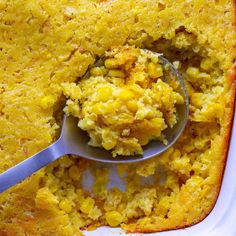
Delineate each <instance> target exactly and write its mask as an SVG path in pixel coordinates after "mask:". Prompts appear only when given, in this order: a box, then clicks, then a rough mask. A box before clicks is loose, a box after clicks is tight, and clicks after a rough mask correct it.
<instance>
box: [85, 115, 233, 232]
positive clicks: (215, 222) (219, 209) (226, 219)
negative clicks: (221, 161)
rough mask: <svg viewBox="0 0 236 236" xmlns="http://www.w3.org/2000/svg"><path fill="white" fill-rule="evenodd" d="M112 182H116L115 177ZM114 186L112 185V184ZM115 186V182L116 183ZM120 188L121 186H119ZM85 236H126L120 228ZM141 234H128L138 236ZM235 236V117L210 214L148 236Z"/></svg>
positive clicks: (103, 229) (104, 229)
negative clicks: (220, 183) (201, 218)
mask: <svg viewBox="0 0 236 236" xmlns="http://www.w3.org/2000/svg"><path fill="white" fill-rule="evenodd" d="M113 177H114V179H113V180H114V181H115V182H116V177H115V176H113ZM113 184H114V183H113ZM116 184H117V182H116ZM116 184H114V185H116ZM120 187H121V188H122V187H123V186H120ZM83 233H84V235H86V236H98V235H102V236H103V235H104V236H115V235H127V234H125V233H124V232H123V231H122V230H121V229H120V228H115V229H112V228H109V227H101V228H98V229H96V230H95V231H84V232H83ZM140 235H142V234H140V233H139V234H128V235H127V236H140ZM154 235H155V236H156V235H158V236H195V235H196V236H222V235H225V236H236V115H235V117H234V125H233V130H232V134H231V143H230V148H229V153H228V159H227V163H226V167H225V172H224V177H223V182H222V186H221V190H220V194H219V197H218V199H217V202H216V204H215V207H214V208H213V210H212V211H211V213H210V214H209V215H208V216H207V217H206V218H205V219H204V220H203V221H201V222H200V223H198V224H196V225H194V226H191V227H188V228H186V229H179V230H172V231H166V232H160V233H151V234H148V236H154Z"/></svg>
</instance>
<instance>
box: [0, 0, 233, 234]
mask: <svg viewBox="0 0 236 236" xmlns="http://www.w3.org/2000/svg"><path fill="white" fill-rule="evenodd" d="M234 13H235V5H234V2H233V1H230V0H207V1H203V0H178V1H174V0H165V1H163V0H129V1H127V0H104V1H102V0H90V1H89V0H71V1H67V0H50V1H46V0H37V1H36V0H0V172H3V171H5V170H7V169H8V168H10V167H11V166H13V165H15V164H17V163H19V162H20V161H22V160H24V159H26V158H28V157H30V156H31V155H33V154H35V153H37V152H38V151H40V150H42V149H43V148H45V147H46V146H48V145H49V144H51V143H52V142H53V141H55V140H56V139H57V138H58V135H59V133H60V127H61V121H62V117H63V109H64V111H65V112H69V113H72V114H74V115H75V116H78V114H80V110H79V109H81V107H79V106H78V104H77V101H78V100H79V99H80V98H79V97H76V96H79V95H80V94H81V93H85V94H86V93H88V96H89V97H88V101H89V103H88V107H87V108H88V109H90V106H91V103H90V100H89V99H92V95H93V90H89V89H88V88H86V89H84V88H82V90H81V88H80V85H81V84H83V83H84V81H83V79H82V78H83V76H84V75H85V73H86V72H87V70H88V68H89V67H90V66H91V65H93V63H95V61H96V60H97V59H98V58H101V57H103V56H104V55H105V53H106V52H110V51H111V50H112V49H114V48H120V47H121V48H123V47H126V46H128V47H133V48H137V49H149V50H152V51H154V52H158V53H162V54H163V55H164V56H165V57H166V58H167V59H168V60H170V61H171V62H172V63H173V64H174V65H175V66H176V67H177V68H178V70H179V71H180V73H181V74H182V76H183V79H184V81H185V84H186V87H187V91H188V96H189V99H190V104H189V111H190V114H189V120H188V124H187V127H186V128H185V131H184V133H183V134H182V135H181V137H180V138H179V140H178V141H177V142H176V144H175V145H174V146H173V147H171V148H170V149H168V150H167V151H166V152H165V153H163V154H161V155H160V156H157V157H155V158H153V159H150V160H147V161H144V162H140V163H136V164H125V165H124V164H119V165H117V166H115V168H117V171H118V174H119V176H120V178H121V179H122V180H123V181H124V182H125V183H126V186H125V190H124V189H120V188H119V186H116V187H108V182H109V181H110V166H102V167H101V166H97V163H95V162H92V161H88V160H84V159H82V158H75V157H73V156H72V155H67V156H64V157H62V158H61V159H59V160H58V161H56V162H54V163H52V164H50V165H49V166H47V167H45V168H43V169H42V170H40V171H38V172H36V173H35V174H34V175H32V176H31V177H29V178H27V179H26V180H24V181H23V182H21V183H20V184H18V185H16V186H14V187H12V188H11V189H9V190H7V191H5V192H4V193H1V194H0V235H2V236H10V235H17V236H21V235H39V236H40V235H50V236H52V235H55V236H60V235H62V236H64V235H65V236H67V235H68V236H70V235H71V236H72V235H73V236H74V235H82V232H81V230H93V229H96V228H97V227H99V226H104V225H106V226H109V227H117V226H119V227H121V228H122V229H124V230H125V231H126V232H143V233H145V232H157V231H163V230H169V229H177V228H182V227H186V226H189V225H193V224H196V223H197V222H199V221H201V220H202V219H204V218H205V217H206V216H207V215H208V214H209V212H210V211H211V209H212V208H213V206H214V204H215V201H216V199H217V196H218V193H219V189H220V185H221V179H222V175H223V170H224V165H225V161H226V155H227V150H228V143H229V137H230V130H231V123H232V117H233V113H234V111H233V108H234V100H235V83H234V79H235V67H234V66H233V63H234V61H235V38H236V34H235V25H234ZM110 65H111V64H110ZM107 66H108V67H109V61H108V62H107ZM151 68H152V66H150V70H151ZM100 69H101V68H98V69H95V70H94V71H93V72H92V71H91V73H95V74H94V75H95V76H94V77H93V78H95V79H93V80H94V81H93V80H89V81H90V82H91V81H92V82H94V83H99V84H100V83H101V85H107V86H111V84H112V86H113V85H114V86H115V87H114V89H119V86H120V84H119V83H120V82H118V84H115V83H116V82H115V80H116V78H117V73H118V75H119V76H118V77H121V79H122V76H123V75H122V71H117V70H116V69H113V68H111V69H112V71H111V72H110V73H112V74H111V75H114V73H115V76H109V77H111V78H112V80H110V81H108V78H107V77H106V76H104V77H101V76H100V77H99V78H100V79H101V80H98V78H97V77H96V76H97V75H98V74H96V73H100V72H99V70H100ZM159 72H160V71H159ZM159 72H158V73H159ZM155 73H157V72H155ZM114 78H115V79H114ZM90 79H91V78H90ZM158 81H159V83H161V82H162V81H161V80H158V79H157V82H158ZM92 82H91V83H92ZM145 82H146V81H145V80H144V81H143V83H144V84H145ZM85 85H86V84H85ZM96 86H97V85H96ZM143 86H144V89H145V85H143ZM85 87H86V86H85ZM112 88H113V87H112ZM97 90H98V87H97V88H96V91H97ZM108 90H109V89H107V91H108ZM109 91H110V90H109ZM109 91H108V93H109ZM102 94H104V92H102ZM126 95H127V93H125V96H126ZM132 96H133V95H132ZM76 99H77V100H76ZM102 99H103V97H102ZM75 100H76V102H75ZM129 101H136V100H135V99H133V100H129ZM102 102H104V101H102ZM179 102H181V99H180V100H179ZM172 105H173V104H172ZM86 106H87V105H86ZM127 106H130V108H131V111H132V109H134V110H135V109H137V107H136V105H135V102H134V103H133V104H131V103H130V104H129V105H128V103H127ZM99 109H100V108H99ZM99 109H98V110H99ZM81 114H82V112H81ZM123 114H127V113H123ZM140 115H142V113H140ZM80 118H81V117H80ZM82 118H83V117H82ZM143 119H146V118H145V117H144V118H143ZM157 121H158V122H159V121H160V120H156V121H154V123H155V122H157ZM165 122H167V121H165ZM172 122H173V121H172ZM79 125H80V126H81V127H84V125H85V127H84V129H87V128H86V122H84V123H83V119H81V123H79ZM163 125H164V124H163ZM112 127H113V126H112V124H111V126H110V128H112ZM163 127H164V126H163ZM163 127H160V130H162V129H163ZM141 129H145V126H144V128H142V127H141ZM160 130H159V131H160ZM124 132H126V131H124ZM127 133H129V131H127ZM138 134H140V132H137V135H138ZM109 135H110V134H109ZM105 136H106V135H105V134H104V137H105ZM100 141H101V140H100ZM104 141H106V138H105V139H104ZM145 142H147V140H144V141H143V143H144V144H145ZM103 144H105V145H103V146H104V147H106V148H107V149H112V148H113V147H115V146H114V143H109V142H108V143H106V142H104V143H103ZM99 145H101V142H100V143H99ZM106 145H107V146H106ZM127 150H129V149H127ZM131 151H132V150H131ZM139 151H141V150H140V147H139ZM117 153H119V151H118V152H117ZM114 158H115V157H114ZM88 172H89V173H90V174H91V175H92V177H93V180H94V181H93V183H92V184H91V188H90V189H87V188H86V187H85V186H84V184H83V181H84V179H85V178H87V177H86V176H87V175H88ZM147 180H150V181H147Z"/></svg>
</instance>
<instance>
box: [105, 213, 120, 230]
mask: <svg viewBox="0 0 236 236" xmlns="http://www.w3.org/2000/svg"><path fill="white" fill-rule="evenodd" d="M105 218H106V221H107V223H108V224H109V225H110V226H112V227H116V226H118V225H119V224H121V223H122V221H123V217H122V215H121V214H120V213H119V212H118V211H109V212H107V213H106V214H105Z"/></svg>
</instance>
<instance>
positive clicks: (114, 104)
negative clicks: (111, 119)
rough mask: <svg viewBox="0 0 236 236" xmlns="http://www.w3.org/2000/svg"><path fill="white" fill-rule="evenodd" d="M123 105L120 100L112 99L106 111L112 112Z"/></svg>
mask: <svg viewBox="0 0 236 236" xmlns="http://www.w3.org/2000/svg"><path fill="white" fill-rule="evenodd" d="M120 106H121V103H120V102H119V101H112V102H110V103H107V104H106V106H105V107H104V112H105V113H107V114H109V113H110V114H111V113H113V112H115V111H116V110H117V109H118V108H119V107H120Z"/></svg>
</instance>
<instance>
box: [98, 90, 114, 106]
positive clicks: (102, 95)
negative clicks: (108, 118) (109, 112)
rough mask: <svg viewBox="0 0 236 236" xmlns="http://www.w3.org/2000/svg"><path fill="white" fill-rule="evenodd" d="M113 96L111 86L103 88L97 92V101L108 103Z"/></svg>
mask: <svg viewBox="0 0 236 236" xmlns="http://www.w3.org/2000/svg"><path fill="white" fill-rule="evenodd" d="M111 96H112V88H111V87H109V86H103V87H101V88H99V89H98V91H97V99H98V101H102V102H106V101H108V100H109V99H110V98H111Z"/></svg>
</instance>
